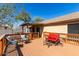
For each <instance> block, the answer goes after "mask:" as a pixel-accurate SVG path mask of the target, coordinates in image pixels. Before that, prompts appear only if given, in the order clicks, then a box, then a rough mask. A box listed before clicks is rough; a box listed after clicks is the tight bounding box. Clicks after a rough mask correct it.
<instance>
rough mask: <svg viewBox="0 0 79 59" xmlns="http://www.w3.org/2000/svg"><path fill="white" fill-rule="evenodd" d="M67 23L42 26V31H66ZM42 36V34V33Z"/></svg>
mask: <svg viewBox="0 0 79 59" xmlns="http://www.w3.org/2000/svg"><path fill="white" fill-rule="evenodd" d="M67 28H68V25H56V26H53V25H52V26H44V28H43V32H53V33H68V29H67ZM60 36H61V37H63V38H65V37H67V36H65V35H60ZM42 37H43V34H42Z"/></svg>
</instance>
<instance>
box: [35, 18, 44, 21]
mask: <svg viewBox="0 0 79 59" xmlns="http://www.w3.org/2000/svg"><path fill="white" fill-rule="evenodd" d="M42 20H43V19H41V18H40V17H35V19H34V22H41V21H42Z"/></svg>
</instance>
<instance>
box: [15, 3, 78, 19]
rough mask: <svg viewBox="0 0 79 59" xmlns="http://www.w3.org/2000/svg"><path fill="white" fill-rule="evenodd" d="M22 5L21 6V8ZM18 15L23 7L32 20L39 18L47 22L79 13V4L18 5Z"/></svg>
mask: <svg viewBox="0 0 79 59" xmlns="http://www.w3.org/2000/svg"><path fill="white" fill-rule="evenodd" d="M19 5H21V6H19ZM16 7H17V10H16V11H17V13H19V12H20V10H21V7H23V8H24V9H25V10H26V12H28V13H29V14H30V16H31V18H32V20H33V19H34V17H36V16H39V17H41V18H43V19H45V20H48V19H51V18H54V17H58V16H62V15H65V14H69V13H72V12H76V11H79V3H23V4H16Z"/></svg>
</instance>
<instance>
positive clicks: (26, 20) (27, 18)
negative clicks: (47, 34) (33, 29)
mask: <svg viewBox="0 0 79 59" xmlns="http://www.w3.org/2000/svg"><path fill="white" fill-rule="evenodd" d="M16 19H17V20H21V21H23V22H24V23H29V22H30V21H31V18H30V16H29V14H28V13H27V12H25V11H23V10H22V11H21V12H20V13H19V14H18V15H17V16H16Z"/></svg>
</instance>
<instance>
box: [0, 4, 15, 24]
mask: <svg viewBox="0 0 79 59" xmlns="http://www.w3.org/2000/svg"><path fill="white" fill-rule="evenodd" d="M15 9H16V8H15V5H14V4H0V23H2V24H3V23H4V24H9V25H12V21H13V18H14V13H15Z"/></svg>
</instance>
